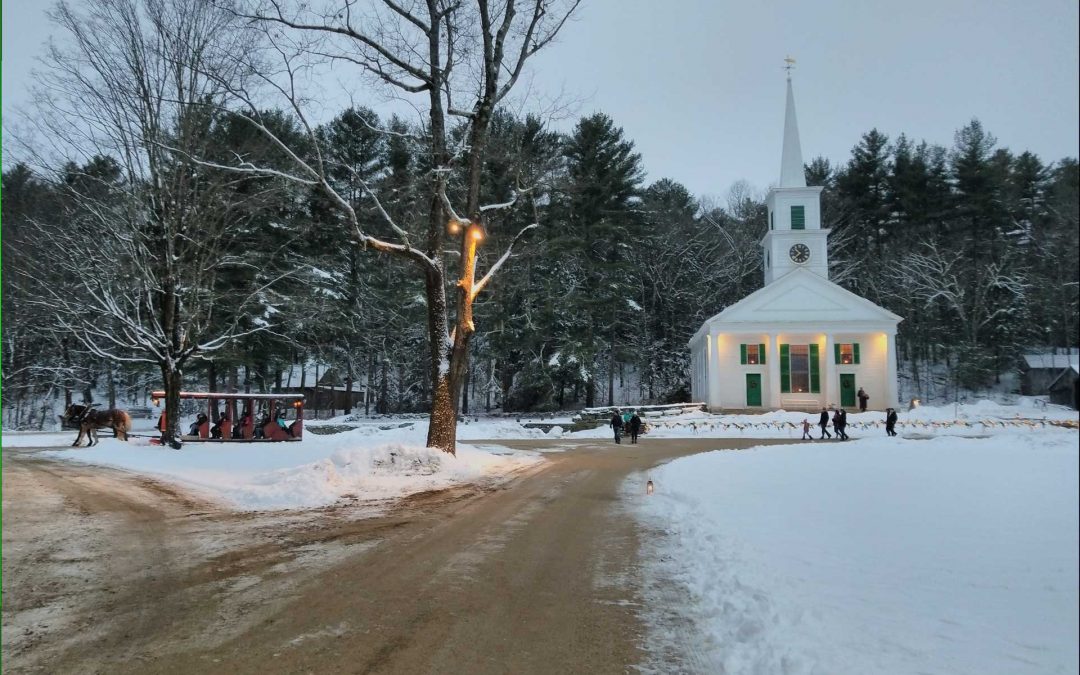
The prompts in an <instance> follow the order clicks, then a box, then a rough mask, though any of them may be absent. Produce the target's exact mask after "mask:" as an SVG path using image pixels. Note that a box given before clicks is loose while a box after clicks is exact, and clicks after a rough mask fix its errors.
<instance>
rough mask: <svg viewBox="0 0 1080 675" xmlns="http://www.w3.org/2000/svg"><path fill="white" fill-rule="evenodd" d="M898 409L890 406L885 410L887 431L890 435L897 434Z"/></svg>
mask: <svg viewBox="0 0 1080 675" xmlns="http://www.w3.org/2000/svg"><path fill="white" fill-rule="evenodd" d="M896 417H897V416H896V410H895V409H893V408H889V409H888V410H886V411H885V433H887V434H888V435H890V436H895V435H896Z"/></svg>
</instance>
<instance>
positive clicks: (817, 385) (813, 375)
mask: <svg viewBox="0 0 1080 675" xmlns="http://www.w3.org/2000/svg"><path fill="white" fill-rule="evenodd" d="M810 393H811V394H820V393H821V375H820V371H819V370H818V346H817V344H816V343H815V344H811V345H810Z"/></svg>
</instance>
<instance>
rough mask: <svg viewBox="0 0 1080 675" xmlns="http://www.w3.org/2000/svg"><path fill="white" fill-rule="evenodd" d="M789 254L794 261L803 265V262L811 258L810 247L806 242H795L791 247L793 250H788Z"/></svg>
mask: <svg viewBox="0 0 1080 675" xmlns="http://www.w3.org/2000/svg"><path fill="white" fill-rule="evenodd" d="M788 255H789V256H791V259H792V260H793V261H794V262H797V263H799V264H800V265H801V264H802V263H804V262H806V261H807V260H809V259H810V249H809V248H808V247H807V246H806V244H795V245H794V246H792V247H791V250H790V251H788Z"/></svg>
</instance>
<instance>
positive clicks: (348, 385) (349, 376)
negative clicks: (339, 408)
mask: <svg viewBox="0 0 1080 675" xmlns="http://www.w3.org/2000/svg"><path fill="white" fill-rule="evenodd" d="M352 385H353V366H352V361H348V362H346V363H345V411H344V412H345V414H346V415H351V414H352Z"/></svg>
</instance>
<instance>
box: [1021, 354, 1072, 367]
mask: <svg viewBox="0 0 1080 675" xmlns="http://www.w3.org/2000/svg"><path fill="white" fill-rule="evenodd" d="M1024 363H1026V364H1027V367H1028V368H1034V369H1040V368H1049V369H1051V370H1057V369H1059V368H1077V367H1078V365H1080V356H1078V355H1076V354H1024Z"/></svg>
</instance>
